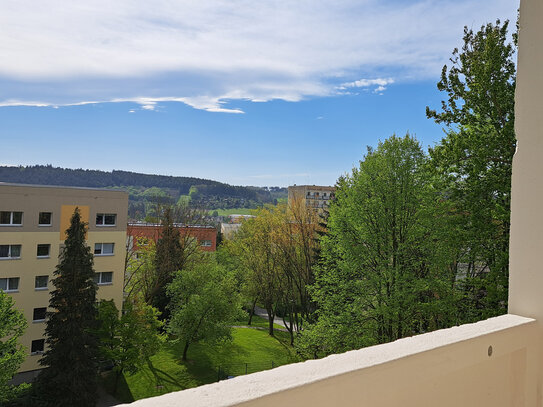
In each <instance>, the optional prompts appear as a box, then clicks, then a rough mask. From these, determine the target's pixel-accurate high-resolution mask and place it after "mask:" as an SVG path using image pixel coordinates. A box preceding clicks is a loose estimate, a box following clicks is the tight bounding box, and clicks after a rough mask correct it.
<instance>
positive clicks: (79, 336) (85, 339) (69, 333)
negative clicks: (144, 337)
mask: <svg viewBox="0 0 543 407" xmlns="http://www.w3.org/2000/svg"><path fill="white" fill-rule="evenodd" d="M86 231H87V228H86V224H85V222H83V221H82V220H81V214H80V212H79V209H78V208H76V209H75V211H74V214H73V216H72V219H71V225H70V227H69V228H68V230H67V231H66V232H67V238H66V240H65V246H66V247H65V249H64V251H63V252H62V253H61V255H60V263H59V264H58V266H57V268H56V271H55V273H54V274H55V276H56V278H55V279H54V280H53V284H54V286H55V290H54V291H53V292H52V293H51V299H50V300H49V307H50V308H51V309H52V310H53V311H52V312H49V313H48V319H47V327H46V328H45V334H46V343H47V345H48V350H47V351H46V352H45V355H44V357H43V358H42V359H41V360H40V364H41V365H43V366H44V367H45V369H44V370H42V372H41V373H40V375H39V377H38V382H37V390H38V392H37V395H38V396H39V398H40V401H41V403H42V404H43V405H46V406H57V407H61V406H94V405H95V403H96V398H97V393H96V387H97V372H98V370H97V357H96V356H97V340H96V337H95V334H93V333H92V330H93V329H95V328H96V324H97V310H96V284H95V283H94V281H93V276H94V270H93V256H92V254H91V252H90V248H89V247H88V246H87V244H86V243H85V234H86Z"/></svg>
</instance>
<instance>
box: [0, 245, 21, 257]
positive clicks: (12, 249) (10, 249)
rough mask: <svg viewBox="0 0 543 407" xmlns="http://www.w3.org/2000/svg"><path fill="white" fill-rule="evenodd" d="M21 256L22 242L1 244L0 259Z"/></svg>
mask: <svg viewBox="0 0 543 407" xmlns="http://www.w3.org/2000/svg"><path fill="white" fill-rule="evenodd" d="M20 257H21V245H20V244H0V259H18V258H20Z"/></svg>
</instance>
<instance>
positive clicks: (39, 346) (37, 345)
mask: <svg viewBox="0 0 543 407" xmlns="http://www.w3.org/2000/svg"><path fill="white" fill-rule="evenodd" d="M44 347H45V339H37V340H35V341H32V346H31V348H30V354H31V355H41V354H42V353H43V349H44Z"/></svg>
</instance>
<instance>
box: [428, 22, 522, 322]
mask: <svg viewBox="0 0 543 407" xmlns="http://www.w3.org/2000/svg"><path fill="white" fill-rule="evenodd" d="M507 29H508V22H507V21H506V22H505V23H504V24H501V23H500V21H497V22H496V24H495V25H493V24H487V25H486V26H483V27H481V29H480V31H478V32H476V33H474V32H473V31H472V30H471V29H468V28H467V27H466V28H465V29H464V46H463V47H462V50H461V51H459V50H458V49H455V50H454V51H453V57H452V58H451V62H452V66H451V67H450V68H448V67H447V66H444V67H443V72H442V75H441V81H440V82H439V83H438V89H439V90H441V91H443V92H445V93H446V94H447V96H448V99H447V100H446V101H443V102H442V111H441V112H436V111H434V110H430V109H429V108H427V115H428V117H429V118H433V119H434V120H435V121H436V122H438V123H443V124H445V125H446V126H447V136H446V137H445V138H444V139H443V140H442V141H441V143H440V144H439V145H437V146H436V147H435V148H433V149H430V156H431V158H432V166H433V167H434V168H435V170H436V174H437V176H438V177H439V180H440V182H439V186H438V187H439V188H440V189H442V190H443V191H445V194H446V196H447V199H448V200H449V201H450V202H451V204H452V205H453V207H454V209H455V212H456V220H455V226H456V229H455V233H456V234H457V236H458V242H457V243H458V245H457V251H458V255H457V259H456V261H457V264H459V265H461V266H462V268H463V270H459V273H460V272H461V273H462V274H464V277H465V278H464V283H465V286H464V296H465V298H464V301H463V303H462V304H463V306H464V311H463V313H464V315H465V321H466V322H470V321H475V320H479V319H483V318H488V317H491V316H495V315H499V314H502V313H505V312H507V291H508V274H509V270H508V264H509V258H508V253H509V228H510V220H509V218H510V206H511V169H512V161H513V154H514V152H515V149H516V139H515V133H514V105H515V100H514V94H515V79H516V71H515V63H514V59H515V46H514V45H513V44H511V43H508V36H507Z"/></svg>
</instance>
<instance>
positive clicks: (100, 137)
mask: <svg viewBox="0 0 543 407" xmlns="http://www.w3.org/2000/svg"><path fill="white" fill-rule="evenodd" d="M193 3H197V4H193ZM68 4H69V5H68ZM153 6H154V7H153V9H152V10H151V9H149V3H147V2H138V1H124V0H119V1H116V2H107V1H95V2H92V3H88V2H78V1H74V2H70V3H66V2H62V1H43V2H40V3H39V4H38V5H36V3H34V2H32V4H31V2H25V1H18V2H15V1H13V2H12V1H9V2H5V3H3V4H2V5H1V6H0V11H1V12H0V35H1V36H2V38H3V41H2V43H0V53H1V54H2V55H3V56H4V57H3V58H2V59H1V60H0V140H1V145H2V148H1V149H0V163H1V164H7V165H30V164H53V165H55V166H62V167H69V168H91V169H103V170H111V169H123V170H130V171H138V172H145V173H154V174H166V175H181V176H196V177H202V178H210V179H215V180H219V181H223V182H228V183H231V184H236V185H269V186H274V185H280V186H286V185H291V184H294V183H297V184H304V183H310V184H333V183H334V182H335V180H336V179H337V177H338V176H340V175H341V174H343V173H345V172H348V171H350V169H351V168H352V166H353V165H355V164H356V163H357V162H358V160H359V159H361V158H362V156H363V154H364V151H365V149H366V146H367V145H373V146H375V145H376V144H377V142H378V140H383V139H385V138H386V137H388V136H390V135H391V134H392V133H396V134H404V133H405V132H406V131H409V132H410V133H412V134H415V135H416V136H417V138H418V139H419V140H420V141H421V143H422V144H423V146H425V147H426V146H428V145H433V144H434V143H435V142H437V141H438V140H439V139H440V138H441V137H442V134H443V133H442V130H441V128H440V126H437V125H435V124H434V123H433V122H431V121H430V120H428V119H426V118H425V107H426V106H427V105H429V106H431V107H434V108H437V107H438V106H439V104H440V100H441V99H442V98H443V97H444V95H441V94H439V92H438V91H437V89H436V82H437V81H438V79H439V74H440V71H441V67H442V66H443V64H445V63H447V62H448V57H449V56H450V54H451V51H452V49H453V48H454V47H455V46H460V45H461V38H462V31H463V26H464V25H468V26H469V27H473V28H475V29H476V28H478V27H479V26H480V25H481V24H483V23H486V22H492V21H495V19H496V18H500V19H502V20H503V19H507V18H508V19H511V20H514V19H515V16H516V9H517V7H518V1H516V2H515V1H511V0H471V1H468V0H456V1H448V0H440V1H431V0H422V1H416V0H405V1H399V0H387V1H384V0H379V1H378V0H356V1H354V0H337V1H334V2H331V1H319V0H313V1H309V0H306V1H289V2H287V1H282V0H270V1H264V2H255V1H248V0H245V1H238V0H231V1H230V0H229V1H226V0H224V1H201V2H190V1H175V2H171V1H160V0H159V1H156V3H155V2H154V3H153Z"/></svg>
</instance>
